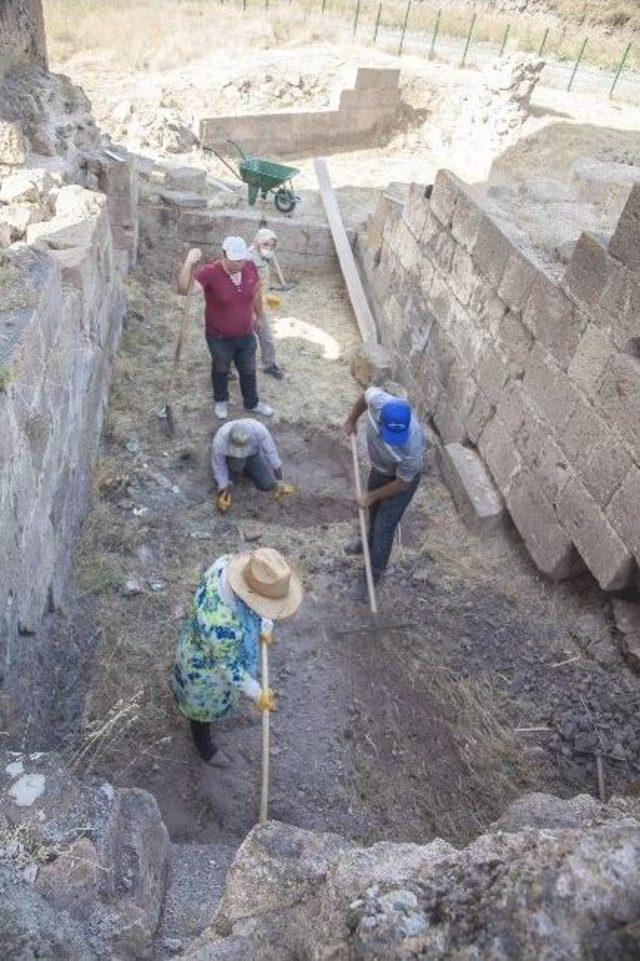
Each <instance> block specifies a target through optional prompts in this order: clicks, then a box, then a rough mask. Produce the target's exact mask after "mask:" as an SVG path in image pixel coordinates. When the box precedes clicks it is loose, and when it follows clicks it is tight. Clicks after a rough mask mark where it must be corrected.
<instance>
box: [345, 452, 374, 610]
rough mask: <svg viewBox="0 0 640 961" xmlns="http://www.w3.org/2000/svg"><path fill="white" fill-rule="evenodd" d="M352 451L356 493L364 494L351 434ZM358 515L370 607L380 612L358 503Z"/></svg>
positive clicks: (363, 520)
mask: <svg viewBox="0 0 640 961" xmlns="http://www.w3.org/2000/svg"><path fill="white" fill-rule="evenodd" d="M351 453H352V454H353V474H354V477H355V482H356V494H357V495H358V497H360V496H361V495H362V484H361V482H360V465H359V463H358V446H357V444H356V435H355V434H352V435H351ZM358 515H359V517H360V537H361V538H362V553H363V555H364V569H365V574H366V577H367V590H368V592H369V607H370V608H371V613H372V614H377V613H378V601H377V599H376V588H375V584H374V583H373V572H372V570H371V554H370V553H369V540H368V537H367V515H366V511H365V509H364V508H363V507H360V505H358Z"/></svg>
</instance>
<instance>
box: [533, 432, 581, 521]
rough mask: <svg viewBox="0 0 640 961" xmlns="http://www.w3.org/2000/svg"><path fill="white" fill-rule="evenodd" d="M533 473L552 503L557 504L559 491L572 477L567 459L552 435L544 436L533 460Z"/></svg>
mask: <svg viewBox="0 0 640 961" xmlns="http://www.w3.org/2000/svg"><path fill="white" fill-rule="evenodd" d="M535 474H536V476H537V477H538V478H539V479H540V484H541V485H542V490H543V491H544V493H545V494H546V495H547V497H548V498H549V501H550V502H551V503H552V504H554V505H555V504H557V501H558V497H559V496H560V493H561V491H563V490H564V488H565V486H566V484H568V482H569V481H570V480H571V478H572V477H573V472H572V470H571V467H570V465H569V460H568V458H567V457H566V455H565V454H563V453H562V451H561V450H560V448H559V447H558V445H557V444H556V442H555V441H554V439H553V437H549V436H546V437H544V439H543V441H542V444H541V446H540V449H539V451H538V454H537V456H536V461H535Z"/></svg>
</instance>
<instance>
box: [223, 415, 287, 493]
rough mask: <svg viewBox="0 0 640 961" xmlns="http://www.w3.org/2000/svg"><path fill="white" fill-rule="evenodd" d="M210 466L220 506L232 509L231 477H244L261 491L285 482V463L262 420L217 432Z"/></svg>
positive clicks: (233, 422)
mask: <svg viewBox="0 0 640 961" xmlns="http://www.w3.org/2000/svg"><path fill="white" fill-rule="evenodd" d="M211 466H212V468H213V476H214V478H215V481H216V486H217V488H218V507H219V508H220V510H221V511H223V512H224V511H225V510H227V509H228V508H229V507H230V506H231V494H230V488H231V486H232V485H231V474H232V473H233V474H244V475H245V476H246V477H248V478H250V480H252V481H253V483H254V484H255V486H256V487H257V488H258V490H259V491H272V490H276V489H277V488H278V483H279V482H280V481H282V461H281V460H280V456H279V454H278V448H277V447H276V445H275V442H274V440H273V437H272V436H271V434H270V433H269V431H268V430H267V428H266V427H265V426H264V424H261V423H260V421H259V420H253V418H251V417H244V418H242V419H241V420H230V421H229V422H228V423H226V424H224V425H223V426H222V427H219V428H218V430H217V431H216V433H215V435H214V438H213V444H212V445H211Z"/></svg>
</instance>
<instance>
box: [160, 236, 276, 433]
mask: <svg viewBox="0 0 640 961" xmlns="http://www.w3.org/2000/svg"><path fill="white" fill-rule="evenodd" d="M248 255H249V251H248V247H247V245H246V244H245V242H244V240H242V238H241V237H227V238H226V239H225V240H224V242H223V244H222V256H221V257H220V259H219V260H216V261H214V262H213V263H211V264H204V266H202V267H200V268H199V269H198V270H196V271H195V273H194V269H195V266H196V264H197V263H198V261H199V260H200V259H201V258H202V251H201V250H199V249H198V248H197V247H196V248H193V249H192V250H190V251H189V253H188V254H187V257H186V259H185V262H184V264H183V265H182V267H181V269H180V273H179V274H178V293H180V294H187V293H188V291H189V288H190V285H191V282H192V278H193V280H195V281H196V282H197V283H198V284H200V286H201V287H202V289H203V290H204V299H205V337H206V339H207V346H208V348H209V352H210V354H211V382H212V385H213V400H214V411H215V415H216V417H217V418H218V420H226V419H227V417H228V416H229V368H230V367H231V361H233V362H234V363H235V365H236V367H237V368H238V374H239V376H240V391H241V393H242V400H243V401H244V406H245V408H246V409H247V410H248V411H251V413H252V414H262V415H263V416H264V417H270V416H271V414H273V410H272V409H271V407H269V406H268V405H267V404H263V403H262V402H261V400H260V399H259V397H258V389H257V385H256V338H255V334H254V326H255V324H256V320H257V317H258V315H259V314H260V311H261V304H262V294H261V289H260V280H259V277H258V271H257V270H256V267H255V264H254V263H253V262H252V261H251V260H249V256H248Z"/></svg>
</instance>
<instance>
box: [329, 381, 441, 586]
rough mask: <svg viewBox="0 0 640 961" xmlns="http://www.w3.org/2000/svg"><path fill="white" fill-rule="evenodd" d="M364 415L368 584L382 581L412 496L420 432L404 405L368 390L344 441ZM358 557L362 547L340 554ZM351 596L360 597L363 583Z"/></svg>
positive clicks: (421, 440)
mask: <svg viewBox="0 0 640 961" xmlns="http://www.w3.org/2000/svg"><path fill="white" fill-rule="evenodd" d="M365 411H366V412H367V448H368V451H369V458H370V460H371V472H370V474H369V482H368V485H367V491H366V493H363V494H362V498H361V499H360V501H359V506H360V507H363V508H365V509H366V508H368V509H369V535H368V541H369V551H370V553H371V568H372V573H373V579H374V581H379V580H380V578H381V577H382V575H383V573H384V571H385V569H386V566H387V563H388V561H389V556H390V554H391V548H392V546H393V537H394V534H395V532H396V528H397V526H398V524H399V522H400V519H401V517H402V515H403V514H404V512H405V510H406V509H407V507H408V506H409V503H410V501H411V498H412V497H413V495H414V494H415V492H416V490H417V488H418V484H419V483H420V475H421V471H422V465H423V461H424V446H425V445H424V431H423V429H422V427H421V425H420V423H419V422H418V419H417V418H416V416H415V415H414V414H413V413H412V411H411V407H410V406H409V404H408V403H407V401H406V400H402V399H401V398H399V397H394V396H393V395H392V394H387V393H385V392H384V391H383V390H380V389H379V388H377V387H370V388H369V389H368V390H367V391H365V393H364V394H362V395H361V396H360V397H359V398H358V400H357V401H356V403H355V405H354V407H353V410H352V411H351V413H350V414H349V417H348V418H347V421H346V424H345V431H346V433H347V435H350V434H353V433H355V430H356V424H357V422H358V418H359V417H360V416H361V414H364V413H365ZM345 550H346V552H347V553H348V554H360V553H362V543H361V542H360V541H355V542H354V543H353V544H348V545H347V546H346V548H345ZM356 594H357V596H358V597H361V598H362V599H364V598H365V597H366V581H365V580H364V578H363V580H362V582H361V583H360V584H358V586H357V591H356Z"/></svg>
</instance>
